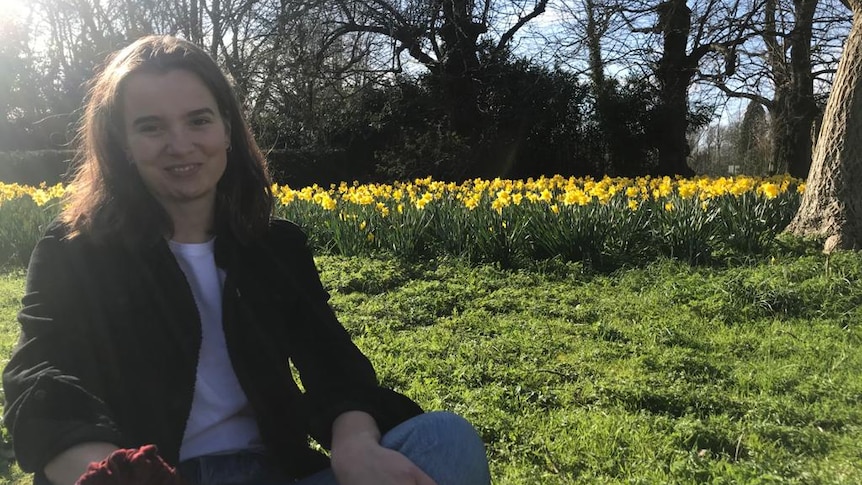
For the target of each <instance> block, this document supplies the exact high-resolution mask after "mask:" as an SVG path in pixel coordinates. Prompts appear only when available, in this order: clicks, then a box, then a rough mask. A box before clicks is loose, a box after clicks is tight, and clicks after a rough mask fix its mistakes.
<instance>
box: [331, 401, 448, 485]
mask: <svg viewBox="0 0 862 485" xmlns="http://www.w3.org/2000/svg"><path fill="white" fill-rule="evenodd" d="M332 471H333V473H335V478H337V479H338V483H339V484H340V485H437V484H436V483H435V482H434V480H432V479H431V477H429V476H428V475H426V474H425V472H423V471H422V470H420V469H419V467H417V466H416V465H415V464H413V462H411V461H410V460H409V459H408V458H407V457H406V456H404V455H402V454H401V453H398V452H397V451H394V450H390V449H388V448H385V447H383V446H380V431H379V430H378V429H377V423H375V422H374V418H372V417H371V416H370V415H368V414H367V413H363V412H360V411H349V412H346V413H344V414H342V415H341V416H339V417H338V418H337V419H336V420H335V423H334V424H333V426H332Z"/></svg>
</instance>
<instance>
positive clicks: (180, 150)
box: [166, 127, 194, 155]
mask: <svg viewBox="0 0 862 485" xmlns="http://www.w3.org/2000/svg"><path fill="white" fill-rule="evenodd" d="M166 148H167V151H168V153H170V154H172V155H183V154H186V153H189V152H191V151H192V150H193V149H194V143H193V142H192V139H191V137H190V136H189V134H188V133H187V132H186V130H184V129H183V128H179V127H178V128H173V129H171V130H169V131H168V138H167V147H166Z"/></svg>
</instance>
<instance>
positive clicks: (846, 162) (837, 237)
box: [787, 0, 862, 252]
mask: <svg viewBox="0 0 862 485" xmlns="http://www.w3.org/2000/svg"><path fill="white" fill-rule="evenodd" d="M848 3H849V4H850V6H851V7H852V8H853V28H852V29H851V30H850V35H849V36H848V37H847V41H846V43H845V45H844V52H843V53H842V56H841V62H840V63H839V64H838V73H837V74H836V75H835V82H834V83H833V85H832V92H831V93H830V94H829V101H828V102H827V104H826V113H825V114H824V117H823V125H822V127H821V129H820V137H819V138H818V140H817V146H816V150H815V152H814V161H813V163H812V166H811V171H810V174H809V175H808V182H807V184H806V189H805V195H804V196H803V197H802V205H801V206H800V208H799V212H797V213H796V216H795V217H794V219H793V221H792V222H791V223H790V225H789V226H788V228H787V230H788V231H789V232H791V233H793V234H796V235H815V236H820V237H825V238H826V244H825V246H824V248H823V249H824V251H826V252H831V251H832V250H835V249H860V248H862V82H860V77H862V0H848Z"/></svg>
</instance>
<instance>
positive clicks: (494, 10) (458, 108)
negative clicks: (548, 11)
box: [330, 0, 548, 138]
mask: <svg viewBox="0 0 862 485" xmlns="http://www.w3.org/2000/svg"><path fill="white" fill-rule="evenodd" d="M336 3H337V5H338V6H339V7H340V14H341V16H340V18H339V19H335V20H334V24H335V28H334V29H333V31H332V33H331V35H330V39H331V41H333V42H334V41H335V40H336V39H339V38H341V37H342V36H343V35H345V34H348V33H365V34H370V35H375V36H382V37H385V38H388V39H390V40H391V41H392V42H393V44H394V45H393V51H394V52H393V54H394V57H395V59H396V62H397V63H399V64H400V59H401V58H400V54H401V53H402V52H406V53H408V54H409V55H410V57H412V59H413V60H414V61H415V62H418V63H419V64H421V65H423V66H424V67H425V68H427V69H428V70H429V71H430V72H431V73H433V74H435V75H437V76H438V77H439V79H440V83H441V86H442V88H443V93H444V95H445V99H443V100H441V102H442V103H443V104H444V106H445V109H446V110H447V111H448V113H449V115H450V119H451V122H452V126H453V128H454V130H455V131H456V132H457V133H459V134H460V135H463V136H465V137H467V138H469V137H471V136H472V135H473V134H474V132H475V130H477V129H478V128H479V126H480V119H481V114H480V112H479V107H478V105H477V101H478V100H477V96H478V86H477V85H476V81H475V75H476V72H477V70H478V69H479V67H480V57H479V55H480V52H481V50H482V49H483V48H484V49H485V50H486V52H487V53H488V55H490V56H495V55H496V56H499V55H504V54H505V53H506V52H508V49H509V48H510V42H511V41H512V39H513V37H514V36H515V34H516V33H517V32H518V31H519V30H520V29H521V28H523V27H524V26H525V25H527V23H528V22H530V21H531V20H533V19H535V18H536V17H538V16H539V15H541V14H542V13H544V11H545V8H546V6H547V3H548V0H535V1H532V2H521V0H508V1H507V2H502V1H498V2H494V1H493V0H483V1H474V0H437V1H431V2H428V1H420V0H406V1H398V0H396V1H389V0H368V1H352V0H339V1H338V2H336ZM508 19H513V20H510V21H508V22H507V20H508ZM501 26H504V27H502V28H501ZM481 42H485V43H486V46H485V47H482V46H481V45H480V43H481Z"/></svg>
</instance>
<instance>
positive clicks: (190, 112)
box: [122, 69, 230, 214]
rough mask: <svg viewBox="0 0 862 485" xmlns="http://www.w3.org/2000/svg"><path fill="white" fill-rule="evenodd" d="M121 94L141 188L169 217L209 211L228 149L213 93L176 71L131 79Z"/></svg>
mask: <svg viewBox="0 0 862 485" xmlns="http://www.w3.org/2000/svg"><path fill="white" fill-rule="evenodd" d="M124 89H125V90H124V93H123V100H122V101H123V122H124V130H125V135H126V150H127V155H128V156H129V158H130V161H132V162H134V164H135V166H136V167H137V170H138V173H139V174H140V176H141V179H142V180H143V182H144V185H145V186H146V187H147V189H148V190H149V191H150V193H151V194H152V195H153V196H154V197H155V198H156V200H158V201H159V203H161V205H162V206H163V207H164V208H165V210H167V211H168V213H169V214H174V213H176V210H185V209H186V208H191V207H200V208H203V209H205V210H213V208H214V207H215V195H216V184H217V183H218V181H219V179H221V177H222V175H223V174H224V171H225V167H226V166H227V149H228V147H229V146H230V127H229V126H227V123H226V122H225V121H224V120H223V119H222V116H221V114H220V112H219V108H218V104H217V103H216V100H215V98H214V97H213V94H212V93H211V92H210V90H209V89H208V88H207V87H206V85H205V84H204V83H203V82H202V81H201V80H200V78H198V76H197V75H195V74H193V73H191V72H189V71H185V70H181V69H176V70H172V71H168V72H167V73H164V74H161V73H148V72H139V73H134V74H131V75H130V76H129V77H128V78H127V79H126V84H125V88H124Z"/></svg>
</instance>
